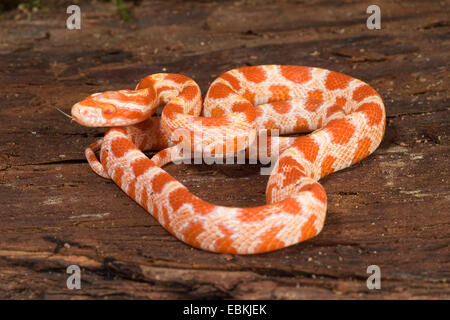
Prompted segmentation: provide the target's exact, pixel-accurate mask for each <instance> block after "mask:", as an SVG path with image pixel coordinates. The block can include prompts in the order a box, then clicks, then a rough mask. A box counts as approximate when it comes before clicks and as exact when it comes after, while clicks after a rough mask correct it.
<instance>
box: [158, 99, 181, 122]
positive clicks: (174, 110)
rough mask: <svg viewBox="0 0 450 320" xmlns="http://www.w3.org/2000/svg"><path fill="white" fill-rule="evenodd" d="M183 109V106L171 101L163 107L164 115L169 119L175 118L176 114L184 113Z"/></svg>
mask: <svg viewBox="0 0 450 320" xmlns="http://www.w3.org/2000/svg"><path fill="white" fill-rule="evenodd" d="M183 111H184V109H183V106H180V105H179V104H176V103H173V102H170V103H168V104H166V106H165V108H164V109H163V112H162V115H163V116H165V117H167V118H169V119H174V118H175V115H176V114H179V113H183Z"/></svg>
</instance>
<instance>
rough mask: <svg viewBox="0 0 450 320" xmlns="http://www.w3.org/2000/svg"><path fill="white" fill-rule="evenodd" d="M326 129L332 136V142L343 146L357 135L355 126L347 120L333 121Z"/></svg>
mask: <svg viewBox="0 0 450 320" xmlns="http://www.w3.org/2000/svg"><path fill="white" fill-rule="evenodd" d="M326 128H327V131H328V132H330V133H331V135H332V139H331V141H333V142H334V143H338V144H341V145H344V144H346V143H347V142H349V141H350V139H351V137H352V136H353V134H354V133H355V126H354V125H353V124H351V123H350V121H348V120H346V119H336V120H331V121H330V122H329V123H328V124H327V126H326Z"/></svg>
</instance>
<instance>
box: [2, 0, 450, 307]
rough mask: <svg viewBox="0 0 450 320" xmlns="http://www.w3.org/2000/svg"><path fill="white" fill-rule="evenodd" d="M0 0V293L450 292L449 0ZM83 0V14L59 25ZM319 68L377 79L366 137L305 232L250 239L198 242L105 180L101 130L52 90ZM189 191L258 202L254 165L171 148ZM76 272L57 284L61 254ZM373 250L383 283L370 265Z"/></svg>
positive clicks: (173, 169) (327, 183)
mask: <svg viewBox="0 0 450 320" xmlns="http://www.w3.org/2000/svg"><path fill="white" fill-rule="evenodd" d="M20 2H21V3H22V4H21V5H19V1H2V7H1V10H2V11H1V13H0V70H1V71H0V298H21V299H23V298H25V299H30V298H34V299H35V298H44V299H49V298H64V299H71V298H96V299H103V298H150V299H159V298H162V299H166V298H174V299H179V298H199V299H211V298H238V299H258V298H259V299H304V298H312V299H320V298H325V299H341V298H355V299H359V298H368V299H372V298H383V299H410V298H414V299H416V298H418V299H421V298H432V299H436V298H449V297H450V289H449V284H448V278H449V270H450V263H449V256H450V255H449V235H450V234H449V233H450V232H449V230H450V228H449V224H450V191H449V187H448V186H449V184H448V178H449V157H448V155H449V134H450V126H449V123H450V115H449V105H450V103H449V98H450V93H449V90H448V89H449V73H448V66H449V56H450V55H449V51H450V41H449V39H450V37H449V20H448V7H449V2H448V1H381V2H377V3H375V4H378V5H379V6H380V8H381V30H369V29H367V27H366V19H367V18H368V16H369V15H368V14H366V8H367V7H368V6H369V5H371V4H374V3H372V1H320V0H318V1H180V2H176V1H140V2H134V3H133V2H121V1H112V2H111V1H50V0H48V1H43V0H41V1H39V0H35V1H20ZM70 4H78V5H79V6H80V7H81V12H82V24H81V30H67V29H66V19H67V17H68V15H67V14H66V8H67V6H68V5H70ZM258 64H295V65H308V66H316V67H322V68H328V69H331V70H334V71H339V72H343V73H346V74H348V75H351V76H353V77H356V78H359V79H361V80H363V81H366V82H368V83H369V84H370V85H371V86H373V87H374V88H375V89H376V90H377V91H378V92H379V93H380V94H381V96H382V97H383V99H384V101H385V105H386V112H387V128H386V135H385V138H384V140H383V142H382V144H381V146H380V147H379V148H378V149H377V150H376V151H375V153H374V154H373V155H371V156H370V157H368V158H367V159H364V160H363V161H361V162H360V163H358V164H356V165H354V166H352V167H351V168H348V169H346V170H343V171H341V172H337V173H335V174H332V175H330V176H328V177H326V178H325V179H323V180H322V183H323V185H324V187H325V189H326V191H327V196H328V213H327V220H326V223H325V226H324V229H323V231H322V232H321V234H319V235H318V236H317V237H315V238H313V239H311V240H309V241H307V242H304V243H301V244H298V245H295V246H292V247H289V248H285V249H282V250H279V251H276V252H272V253H268V254H260V255H255V256H236V255H220V254H213V253H208V252H204V251H200V250H196V249H193V248H191V247H189V246H187V245H185V244H183V243H182V242H180V241H178V240H177V239H175V238H174V237H172V236H171V235H170V234H169V233H167V232H166V231H165V230H164V229H163V228H162V227H161V226H160V225H159V224H158V223H157V222H156V221H155V220H154V219H153V217H152V216H151V215H150V214H148V213H147V212H145V210H144V209H142V208H141V207H139V206H138V205H137V204H136V203H135V202H134V201H132V200H131V199H130V198H128V197H127V196H126V195H125V194H124V193H123V192H122V191H120V189H119V188H117V186H116V185H115V184H114V183H113V182H111V181H109V180H105V179H102V178H100V177H98V176H97V175H95V174H94V173H93V172H92V171H91V170H90V168H89V166H88V165H87V163H86V161H85V158H84V148H85V147H86V146H87V145H89V144H90V143H92V142H93V141H94V140H96V139H97V138H98V137H101V136H102V132H104V130H101V129H95V128H94V129H92V128H85V127H81V126H79V125H78V124H76V123H74V122H70V120H69V119H67V118H66V117H64V116H63V115H62V114H61V113H59V112H58V111H56V109H55V108H59V109H61V110H64V111H65V112H68V113H69V112H70V107H71V106H72V105H73V104H74V103H75V102H77V101H79V100H81V99H82V98H84V97H86V96H87V95H89V94H91V93H93V92H98V91H104V90H115V89H125V88H130V89H131V88H134V86H135V85H136V83H137V82H138V81H139V80H140V79H141V78H143V77H144V76H146V75H148V74H152V73H157V72H164V71H167V72H174V73H183V74H186V75H188V76H190V77H193V78H194V79H195V80H197V81H198V83H199V84H200V86H201V87H202V90H203V91H204V92H206V90H207V88H208V85H209V83H210V82H211V81H212V80H213V79H214V78H215V77H217V76H218V75H220V74H221V73H223V72H225V71H227V70H229V69H233V68H236V67H240V66H245V65H258ZM167 171H169V172H170V173H171V174H173V175H174V176H175V177H176V178H177V179H179V180H180V181H181V182H182V183H184V184H185V185H186V186H187V187H188V188H189V189H190V190H192V191H193V192H194V193H195V194H196V195H198V196H200V197H201V198H203V199H205V200H207V201H211V202H213V203H216V204H221V205H230V206H231V205H233V206H255V205H260V204H263V203H264V199H265V196H264V193H265V187H266V183H267V176H261V175H259V167H258V166H255V165H253V166H250V165H228V166H206V165H205V166H201V165H195V166H194V165H190V166H189V165H168V166H167ZM71 264H76V265H79V266H80V267H81V270H82V289H81V290H68V289H67V288H66V279H67V276H68V275H67V274H66V273H65V271H66V268H67V266H69V265H71ZM372 264H375V265H378V266H379V267H380V268H381V279H382V280H381V285H382V288H381V289H380V290H368V289H367V287H366V279H367V277H368V276H369V275H368V274H367V273H366V269H367V267H368V266H369V265H372Z"/></svg>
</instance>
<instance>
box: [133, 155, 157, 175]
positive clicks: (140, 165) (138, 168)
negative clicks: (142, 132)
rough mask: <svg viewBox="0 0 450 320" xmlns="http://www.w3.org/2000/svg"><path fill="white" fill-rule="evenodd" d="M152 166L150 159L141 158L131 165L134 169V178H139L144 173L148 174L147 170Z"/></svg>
mask: <svg viewBox="0 0 450 320" xmlns="http://www.w3.org/2000/svg"><path fill="white" fill-rule="evenodd" d="M151 166H152V165H151V162H150V159H149V158H147V157H145V158H139V159H137V160H135V161H134V162H133V163H132V164H131V167H132V168H133V173H134V176H135V177H136V178H137V177H139V176H140V175H141V174H143V173H144V172H146V171H147V169H148V168H150V167H151Z"/></svg>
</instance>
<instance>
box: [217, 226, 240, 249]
mask: <svg viewBox="0 0 450 320" xmlns="http://www.w3.org/2000/svg"><path fill="white" fill-rule="evenodd" d="M218 227H219V229H220V231H221V232H222V234H223V237H222V238H219V239H217V240H216V243H215V244H214V246H215V248H216V250H217V251H218V252H227V253H236V252H237V250H236V248H234V247H233V246H232V245H231V244H232V243H233V239H232V238H231V236H232V235H233V233H232V232H231V231H230V230H228V229H227V228H226V227H225V226H223V225H219V226H218Z"/></svg>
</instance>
